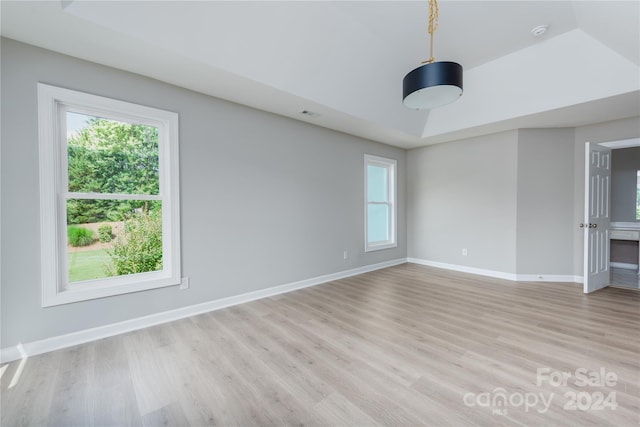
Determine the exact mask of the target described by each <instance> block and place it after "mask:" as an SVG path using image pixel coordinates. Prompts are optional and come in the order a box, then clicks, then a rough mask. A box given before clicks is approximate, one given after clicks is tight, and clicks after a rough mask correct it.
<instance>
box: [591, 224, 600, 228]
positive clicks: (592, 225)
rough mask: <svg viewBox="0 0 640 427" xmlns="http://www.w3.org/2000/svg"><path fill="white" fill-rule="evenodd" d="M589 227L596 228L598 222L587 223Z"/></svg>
mask: <svg viewBox="0 0 640 427" xmlns="http://www.w3.org/2000/svg"><path fill="white" fill-rule="evenodd" d="M589 228H598V224H589Z"/></svg>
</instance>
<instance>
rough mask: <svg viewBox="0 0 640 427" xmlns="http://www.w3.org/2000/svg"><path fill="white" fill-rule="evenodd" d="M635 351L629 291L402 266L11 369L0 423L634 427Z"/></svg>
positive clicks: (636, 332) (639, 356) (639, 352)
mask: <svg viewBox="0 0 640 427" xmlns="http://www.w3.org/2000/svg"><path fill="white" fill-rule="evenodd" d="M639 340H640V292H637V291H632V290H626V289H620V288H608V289H604V290H601V291H598V292H596V293H594V294H591V295H583V294H582V289H581V286H580V285H578V284H560V283H514V282H509V281H502V280H497V279H491V278H485V277H479V276H473V275H469V274H463V273H454V272H448V271H444V270H438V269H434V268H429V267H424V266H419V265H414V264H404V265H400V266H396V267H392V268H388V269H385V270H380V271H376V272H372V273H367V274H363V275H360V276H356V277H352V278H348V279H343V280H338V281H335V282H332V283H328V284H324V285H320V286H316V287H313V288H308V289H304V290H300V291H296V292H292V293H288V294H284V295H280V296H277V297H272V298H267V299H263V300H260V301H255V302H251V303H248V304H244V305H240V306H236V307H232V308H228V309H224V310H219V311H215V312H211V313H208V314H203V315H199V316H195V317H191V318H187V319H183V320H180V321H176V322H172V323H168V324H164V325H160V326H156V327H152V328H148V329H145V330H140V331H137V332H132V333H128V334H125V335H121V336H117V337H112V338H108V339H104V340H100V341H96V342H93V343H88V344H84V345H80V346H76V347H73V348H69V349H65V350H60V351H56V352H52V353H48V354H44V355H40V356H35V357H30V358H28V359H27V360H26V362H25V363H24V364H23V367H22V372H21V375H20V376H19V378H16V376H17V375H16V372H17V371H18V369H19V366H20V363H19V362H18V361H16V362H13V363H11V364H9V365H6V367H3V369H4V373H3V375H2V380H1V385H2V418H1V422H2V426H14V425H20V426H22V425H52V426H73V425H77V426H92V425H100V426H102V425H110V426H111V425H113V426H127V425H132V426H139V425H144V426H156V425H176V426H189V425H190V426H201V425H220V426H226V425H229V426H303V425H308V426H316V425H317V426H355V425H362V426H365V425H366V426H369V425H387V426H419V425H428V426H446V425H455V426H464V425H486V426H493V425H530V426H548V425H581V426H588V425H612V426H638V425H639V423H640V348H639V346H640V343H639ZM538 369H541V370H543V371H544V372H545V373H546V375H545V376H544V377H543V378H542V377H541V379H542V384H541V385H538V384H537V377H536V374H537V372H538ZM580 369H583V370H584V371H581V370H580ZM602 369H604V370H605V372H610V373H611V374H609V375H610V376H609V377H608V381H609V384H608V385H604V386H600V385H596V384H591V385H590V386H581V384H580V381H581V380H582V379H584V378H583V377H585V376H589V378H590V379H592V380H594V381H595V380H597V379H598V378H597V377H598V376H599V375H600V373H601V372H602V371H601V370H602ZM563 372H564V373H568V375H570V377H569V378H568V379H567V381H566V384H557V383H553V382H551V383H550V381H549V380H548V379H549V377H550V378H551V379H552V380H554V379H557V376H559V375H560V373H563ZM596 373H597V374H596ZM611 375H615V376H616V379H615V380H614V379H613V378H612V377H611ZM501 393H502V394H501ZM572 393H573V394H572ZM501 395H502V396H504V397H506V399H507V400H506V403H505V404H503V405H499V403H500V402H501V401H500V400H499V399H497V397H500V396H501ZM573 396H575V398H576V402H575V403H576V410H570V409H567V408H564V406H565V405H566V404H567V403H568V404H569V405H570V404H571V398H572V397H573ZM601 397H602V398H607V397H608V398H609V399H608V400H604V399H600V398H601ZM534 398H535V399H537V404H535V405H534V403H536V400H535V399H534ZM614 398H615V403H617V407H616V408H615V409H613V408H611V405H609V404H611V403H613V402H614V401H613V399H614ZM542 399H544V402H550V404H549V407H548V409H545V408H546V407H545V403H544V402H543V401H542ZM524 401H527V402H529V404H530V407H526V406H525V405H524V404H523V402H524ZM598 403H604V405H601V406H603V407H604V408H603V409H600V410H597V409H593V408H594V407H593V405H596V406H597V405H598ZM590 408H591V409H590ZM581 409H582V410H581Z"/></svg>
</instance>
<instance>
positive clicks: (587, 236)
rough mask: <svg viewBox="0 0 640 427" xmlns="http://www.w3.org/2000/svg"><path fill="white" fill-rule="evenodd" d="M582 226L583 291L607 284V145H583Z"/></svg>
mask: <svg viewBox="0 0 640 427" xmlns="http://www.w3.org/2000/svg"><path fill="white" fill-rule="evenodd" d="M585 152H586V167H585V177H586V182H585V187H586V190H587V191H586V194H587V197H586V198H585V218H584V223H583V224H580V226H581V227H583V228H584V292H585V293H589V292H593V291H597V290H598V289H601V288H604V287H605V286H607V285H608V284H609V281H610V277H609V223H610V221H611V213H610V209H609V208H610V206H609V205H610V202H611V192H610V190H611V149H609V148H606V147H602V146H600V145H598V144H593V143H591V142H588V143H587V145H586V149H585Z"/></svg>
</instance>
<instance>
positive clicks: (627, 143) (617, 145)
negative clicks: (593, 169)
mask: <svg viewBox="0 0 640 427" xmlns="http://www.w3.org/2000/svg"><path fill="white" fill-rule="evenodd" d="M596 144H597V145H601V146H603V147H606V148H610V149H611V150H619V149H622V148H632V147H640V138H631V139H621V140H617V141H607V142H599V143H596ZM587 146H588V143H587V142H585V144H584V147H585V151H586V149H587ZM611 168H612V170H613V162H612V163H611ZM587 173H588V171H586V170H585V174H587ZM589 191H590V187H589V180H586V182H585V188H584V197H585V201H586V200H587V199H588V197H589ZM610 194H611V193H610ZM585 203H586V202H585ZM583 216H584V213H583ZM583 219H584V218H583ZM581 235H582V236H583V244H584V245H585V247H588V242H586V241H584V233H581ZM583 253H584V255H583V260H582V262H583V269H584V266H586V265H587V263H588V262H589V259H588V258H589V255H590V254H589V252H588V250H586V249H585V250H584V251H583ZM586 280H587V278H586V277H583V289H584V288H585V287H586V284H585V283H584V282H586Z"/></svg>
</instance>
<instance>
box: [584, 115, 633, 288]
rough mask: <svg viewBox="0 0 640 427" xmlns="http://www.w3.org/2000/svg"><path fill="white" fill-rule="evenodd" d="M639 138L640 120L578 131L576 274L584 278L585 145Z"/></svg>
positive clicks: (600, 125)
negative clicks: (587, 143)
mask: <svg viewBox="0 0 640 427" xmlns="http://www.w3.org/2000/svg"><path fill="white" fill-rule="evenodd" d="M639 137H640V117H631V118H628V119H622V120H614V121H610V122H604V123H597V124H593V125H588V126H580V127H577V128H576V130H575V144H576V146H575V150H574V185H575V189H574V194H575V198H574V207H573V221H574V232H573V270H574V274H576V275H580V276H582V274H583V265H584V236H583V235H582V231H581V230H580V229H579V228H578V224H580V223H581V222H582V221H583V220H584V164H585V152H584V151H585V150H584V148H585V143H586V142H595V143H599V142H609V141H619V140H624V139H632V138H639Z"/></svg>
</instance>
